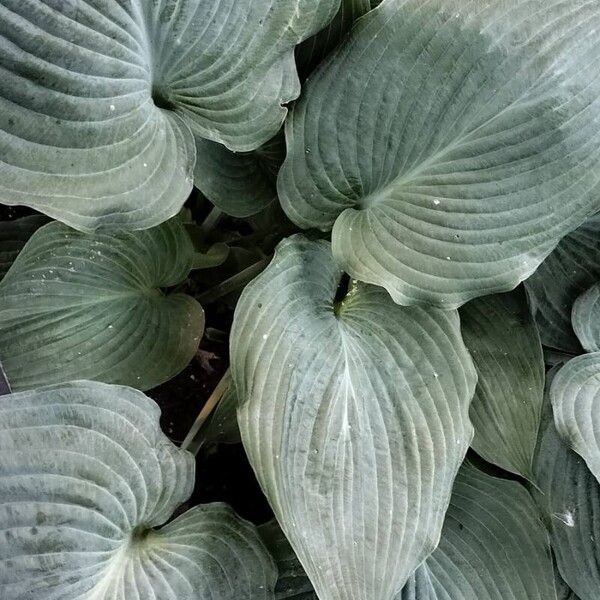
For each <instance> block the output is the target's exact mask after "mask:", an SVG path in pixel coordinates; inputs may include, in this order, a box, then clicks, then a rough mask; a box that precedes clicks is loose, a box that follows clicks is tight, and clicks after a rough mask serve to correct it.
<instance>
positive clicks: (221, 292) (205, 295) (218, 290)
mask: <svg viewBox="0 0 600 600" xmlns="http://www.w3.org/2000/svg"><path fill="white" fill-rule="evenodd" d="M270 261H271V257H270V256H265V257H264V258H261V259H260V260H258V261H256V262H255V263H253V264H251V265H250V266H249V267H246V268H245V269H244V270H243V271H240V272H239V273H236V274H235V275H234V276H233V277H230V278H229V279H225V281H222V282H221V283H219V284H217V285H215V286H214V287H212V288H210V289H209V290H206V291H205V292H202V294H200V295H199V296H196V300H198V302H200V304H203V305H205V304H210V303H211V302H215V301H216V300H218V299H219V298H222V297H223V296H226V295H227V294H230V293H231V292H235V291H236V290H238V289H240V288H243V287H244V286H245V285H246V284H248V283H250V281H252V280H253V279H254V278H255V277H256V276H257V275H258V274H259V273H260V272H261V271H262V270H263V269H264V268H265V267H266V266H267V265H268V264H269V262H270Z"/></svg>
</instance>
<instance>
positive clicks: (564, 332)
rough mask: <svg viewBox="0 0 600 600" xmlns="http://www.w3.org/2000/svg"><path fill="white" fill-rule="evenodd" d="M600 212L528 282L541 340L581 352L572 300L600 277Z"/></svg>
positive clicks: (547, 343)
mask: <svg viewBox="0 0 600 600" xmlns="http://www.w3.org/2000/svg"><path fill="white" fill-rule="evenodd" d="M599 240H600V214H597V215H595V216H593V217H591V218H589V219H588V220H587V221H585V223H583V225H581V226H580V227H579V228H577V229H576V230H575V231H573V232H571V233H570V234H569V235H567V236H565V237H564V238H563V239H562V240H561V241H560V242H559V244H558V246H557V247H556V249H555V250H554V251H553V252H552V253H551V254H550V255H549V256H548V258H546V260H545V261H544V262H543V263H542V264H541V265H540V267H539V269H538V270H537V271H536V272H535V273H534V274H533V275H532V276H531V277H530V278H529V279H528V280H527V281H526V282H525V287H526V288H527V293H528V294H529V297H530V298H531V299H532V307H533V309H534V314H535V318H536V321H537V323H538V325H539V328H540V336H541V338H542V343H543V344H544V345H546V346H551V347H553V348H557V349H558V350H563V351H565V352H574V353H579V352H581V346H580V344H579V341H578V340H577V337H576V336H575V333H574V332H573V328H572V326H571V311H572V308H573V303H574V302H575V300H576V299H577V297H578V296H579V295H581V294H582V293H583V292H584V291H585V290H587V289H588V288H589V287H590V286H592V285H593V284H594V283H596V282H597V281H599V280H600V244H599V243H598V241H599Z"/></svg>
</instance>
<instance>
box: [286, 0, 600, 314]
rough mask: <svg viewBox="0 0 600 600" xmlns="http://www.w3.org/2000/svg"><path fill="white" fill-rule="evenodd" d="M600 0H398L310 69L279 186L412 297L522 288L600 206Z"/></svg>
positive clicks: (339, 251)
mask: <svg viewBox="0 0 600 600" xmlns="http://www.w3.org/2000/svg"><path fill="white" fill-rule="evenodd" d="M598 30H600V6H599V5H598V3H596V2H589V1H588V0H573V1H572V2H565V1H564V0H552V1H550V2H548V1H546V0H501V1H497V0H425V1H423V0H399V1H395V0H394V1H393V0H386V1H384V2H383V3H382V4H381V5H380V6H379V7H377V8H375V9H374V10H372V11H371V12H369V13H368V14H367V15H365V16H364V17H363V18H361V19H360V20H359V21H358V22H357V24H356V26H355V27H354V29H353V30H352V32H351V34H350V36H349V38H348V39H347V41H346V42H345V43H343V44H342V45H341V46H340V47H339V48H338V49H337V50H336V51H335V52H334V54H333V55H332V56H331V57H330V59H328V60H327V61H326V63H325V64H324V66H323V67H322V68H320V69H318V70H317V72H315V73H314V74H313V76H312V77H311V78H310V79H309V81H308V83H307V85H306V91H305V93H304V94H303V96H302V98H300V100H299V101H298V102H297V103H296V104H295V105H294V108H293V111H292V113H291V115H290V119H288V120H287V121H286V137H287V144H288V155H287V158H286V161H285V163H284V165H283V167H282V169H281V171H280V174H279V180H278V190H279V195H280V198H281V201H282V205H283V207H284V209H285V210H286V212H287V213H288V216H289V217H290V218H291V219H292V220H293V221H294V222H295V223H296V224H298V225H299V226H301V227H304V228H319V229H321V230H329V229H332V245H333V253H334V255H335V257H336V260H337V261H338V263H339V264H340V266H341V267H342V268H343V269H344V270H346V271H347V272H349V273H350V274H351V275H352V276H353V277H356V278H357V279H360V280H363V281H366V282H369V283H375V284H378V285H381V286H383V287H385V288H386V289H387V290H388V291H389V292H390V294H391V295H392V297H393V298H394V300H395V301H396V302H398V303H401V304H414V303H419V302H429V303H433V304H438V305H439V304H443V305H444V306H446V307H453V306H458V305H460V304H462V303H464V302H466V301H467V300H469V299H471V298H474V297H477V296H481V295H486V294H489V293H492V292H497V291H504V290H508V289H512V288H514V287H515V286H516V285H517V283H518V282H519V281H522V280H523V279H525V278H526V277H528V276H529V275H531V273H533V271H534V270H535V269H536V267H537V266H538V265H539V264H540V262H541V261H542V260H543V259H544V257H545V256H546V255H547V254H548V253H549V252H550V251H551V250H552V249H553V248H554V246H555V245H556V243H557V242H558V241H559V240H560V239H561V237H563V236H564V235H565V234H566V233H568V232H569V231H571V230H572V229H574V228H575V227H577V226H578V225H579V224H581V222H582V221H583V220H584V219H585V218H586V217H587V216H588V215H589V214H591V213H593V212H594V211H595V210H597V209H598V207H599V206H600V204H599V202H600V200H599V198H600V194H598V192H597V189H596V188H597V186H598V178H599V175H598V174H599V173H600V119H598V115H599V113H600V72H599V71H598V69H597V64H598V60H599V59H600V37H599V36H598V35H596V34H595V32H596V31H598Z"/></svg>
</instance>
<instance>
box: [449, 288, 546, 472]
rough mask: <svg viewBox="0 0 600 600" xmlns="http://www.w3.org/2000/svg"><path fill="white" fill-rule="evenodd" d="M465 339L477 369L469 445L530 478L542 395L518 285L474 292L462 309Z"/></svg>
mask: <svg viewBox="0 0 600 600" xmlns="http://www.w3.org/2000/svg"><path fill="white" fill-rule="evenodd" d="M460 315H461V324H462V334H463V339H464V341H465V344H466V346H467V348H468V349H469V352H470V353H471V356H472V357H473V361H474V362H475V368H476V369H477V375H478V379H477V388H476V390H475V397H474V398H473V402H472V404H471V410H470V413H469V414H470V417H471V421H472V422H473V427H474V428H475V437H474V438H473V442H472V444H471V446H472V447H473V449H474V450H475V451H476V452H477V453H478V454H480V455H481V456H482V457H483V458H485V459H486V460H487V461H489V462H491V463H494V464H496V465H499V466H500V467H502V468H503V469H506V470H507V471H511V472H513V473H518V474H520V475H523V477H526V478H528V479H531V478H532V464H533V455H534V452H535V446H536V443H537V438H538V429H539V426H540V415H541V411H542V403H543V397H544V358H543V354H542V345H541V343H540V338H539V334H538V331H537V327H536V325H535V322H534V321H533V318H532V316H531V313H530V312H529V307H528V305H527V301H526V298H525V294H524V293H523V291H522V290H521V289H518V290H516V291H514V292H511V293H509V294H498V295H495V296H487V297H485V298H478V299H476V300H473V301H472V302H469V303H468V304H466V305H465V306H463V307H462V309H461V311H460Z"/></svg>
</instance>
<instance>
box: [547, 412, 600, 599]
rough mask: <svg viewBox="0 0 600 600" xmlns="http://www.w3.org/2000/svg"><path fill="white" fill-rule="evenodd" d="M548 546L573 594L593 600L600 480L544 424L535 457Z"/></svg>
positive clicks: (598, 569)
mask: <svg viewBox="0 0 600 600" xmlns="http://www.w3.org/2000/svg"><path fill="white" fill-rule="evenodd" d="M536 475H537V482H538V484H539V486H540V490H541V492H540V493H539V494H537V495H536V499H537V500H538V503H539V505H540V507H541V508H542V511H543V512H544V514H545V516H546V519H547V522H548V525H549V528H550V532H551V541H552V549H553V550H554V554H555V556H556V562H557V564H558V569H559V571H560V574H561V576H562V578H563V579H564V580H565V581H566V582H567V584H568V585H569V586H570V587H571V588H572V589H573V591H574V592H575V594H576V595H577V597H575V596H573V597H570V598H569V600H577V598H579V599H580V600H596V599H597V598H598V590H599V589H600V546H599V545H598V540H600V484H599V483H598V481H597V480H596V478H595V477H594V476H593V475H592V473H591V472H590V470H589V469H588V468H587V466H586V464H585V462H584V461H583V459H582V458H580V457H579V456H577V454H575V452H572V451H571V450H570V449H569V448H568V446H567V445H566V444H565V443H564V442H563V441H562V440H561V439H560V437H559V435H558V433H557V431H556V429H555V427H554V424H553V423H552V421H550V422H549V424H548V427H547V429H546V430H545V433H544V435H543V437H542V441H541V444H540V450H539V454H538V458H537V460H536Z"/></svg>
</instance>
